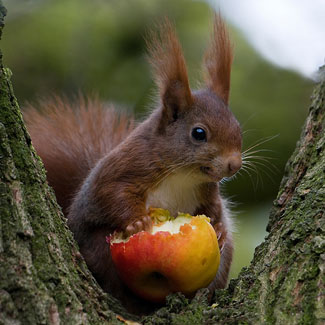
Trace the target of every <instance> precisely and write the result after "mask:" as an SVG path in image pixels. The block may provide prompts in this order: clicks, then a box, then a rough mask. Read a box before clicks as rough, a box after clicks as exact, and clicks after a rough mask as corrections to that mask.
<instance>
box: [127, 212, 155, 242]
mask: <svg viewBox="0 0 325 325" xmlns="http://www.w3.org/2000/svg"><path fill="white" fill-rule="evenodd" d="M151 228H152V220H151V218H150V217H149V216H144V217H142V218H141V219H138V220H136V221H134V222H133V223H131V224H129V225H128V226H127V227H126V228H125V232H124V233H125V236H126V237H130V236H132V235H134V234H136V233H137V232H140V231H150V230H151Z"/></svg>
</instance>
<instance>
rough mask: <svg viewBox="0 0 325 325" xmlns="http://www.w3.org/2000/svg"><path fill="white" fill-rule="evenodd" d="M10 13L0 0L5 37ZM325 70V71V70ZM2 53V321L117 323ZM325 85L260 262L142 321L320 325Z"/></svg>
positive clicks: (324, 307)
mask: <svg viewBox="0 0 325 325" xmlns="http://www.w3.org/2000/svg"><path fill="white" fill-rule="evenodd" d="M4 16H5V9H4V7H3V5H2V4H1V0H0V34H1V32H2V28H3V18H4ZM324 70H325V68H323V72H322V73H323V76H324ZM10 76H11V73H10V71H9V70H8V69H5V68H4V67H3V65H2V57H0V178H1V182H0V217H1V218H0V324H33V325H34V324H114V323H116V324H118V323H124V321H123V318H121V317H120V316H119V315H122V316H123V317H124V318H128V319H136V317H134V316H132V315H129V314H127V313H126V312H125V310H124V309H123V308H122V307H121V306H120V305H119V303H118V302H117V301H116V300H115V299H114V298H112V297H111V296H110V295H108V294H105V293H103V291H102V290H101V289H100V288H99V286H98V285H97V283H96V281H95V280H94V279H93V277H92V275H91V273H90V272H89V270H88V269H87V266H86V264H85V263H84V261H83V259H82V257H81V256H80V253H79V252H78V248H77V245H76V243H75V241H74V239H73V237H72V234H71V232H70V231H69V229H68V228H67V226H66V220H65V219H64V217H63V215H62V213H61V211H60V208H59V207H58V205H57V203H56V200H55V197H54V194H53V191H52V189H51V188H50V187H49V186H48V185H47V182H46V176H45V171H44V169H43V166H42V163H41V161H40V159H39V158H38V156H37V155H36V154H35V151H34V149H33V148H32V145H31V140H30V137H29V135H28V133H27V132H26V129H25V126H24V124H23V120H22V116H21V113H20V110H19V107H18V103H17V100H16V99H15V96H14V93H13V89H12V85H11V83H10ZM324 115H325V82H324V78H323V80H322V82H320V83H319V84H318V85H317V86H316V88H315V91H314V95H313V98H312V103H311V106H310V111H309V115H308V117H307V120H306V123H305V127H304V129H303V132H302V135H301V139H300V141H299V142H298V144H297V148H296V150H295V152H294V154H293V155H292V157H291V158H290V160H289V162H288V164H287V166H286V170H285V175H284V178H283V180H282V183H281V185H280V191H279V194H278V197H277V199H276V200H275V201H274V205H273V208H272V211H271V214H270V220H269V224H268V228H267V229H268V231H269V235H268V236H267V238H266V239H265V241H264V242H263V243H262V244H261V245H260V246H259V247H257V248H256V251H255V255H254V258H253V261H252V262H251V264H250V266H249V267H248V268H245V269H243V270H242V272H241V273H240V275H239V277H238V279H236V280H232V281H231V282H230V284H229V287H228V288H227V289H225V290H218V291H216V295H215V298H214V303H213V304H212V305H209V304H208V303H207V298H206V297H207V292H206V290H200V291H199V292H198V293H197V295H196V297H195V298H194V299H193V300H191V301H190V300H188V299H186V298H184V296H182V295H181V294H175V295H172V296H169V297H168V299H167V305H166V307H164V308H161V309H160V310H158V311H157V312H155V313H154V314H153V315H151V316H147V317H144V318H142V320H141V322H142V323H145V324H216V323H222V324H241V323H242V324H261V323H267V324H321V323H322V322H325V302H324V301H325V299H324V269H325V262H324V261H325V253H324V252H325V240H324V232H325V221H324V210H325V206H324V205H325V204H324V202H325V185H324V183H325V175H324V173H325V172H324V171H325V154H324V147H325V132H324V128H325V117H324Z"/></svg>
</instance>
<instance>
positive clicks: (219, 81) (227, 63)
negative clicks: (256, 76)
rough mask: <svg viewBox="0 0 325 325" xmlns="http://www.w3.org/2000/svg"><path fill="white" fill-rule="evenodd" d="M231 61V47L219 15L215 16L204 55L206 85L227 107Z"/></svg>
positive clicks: (225, 28)
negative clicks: (208, 45)
mask: <svg viewBox="0 0 325 325" xmlns="http://www.w3.org/2000/svg"><path fill="white" fill-rule="evenodd" d="M232 60H233V54H232V45H231V42H230V39H229V35H228V31H227V27H226V25H225V23H224V22H223V20H222V18H221V15H220V13H219V14H218V15H216V16H215V20H214V26H213V35H212V37H211V42H210V47H209V48H208V50H207V51H206V53H205V57H204V63H205V67H206V70H207V74H206V76H205V79H206V84H207V85H208V87H209V88H210V89H211V90H213V91H214V92H215V93H216V94H217V95H218V96H219V97H220V98H221V99H222V100H223V101H224V102H225V104H226V105H228V101H229V91H230V72H231V64H232Z"/></svg>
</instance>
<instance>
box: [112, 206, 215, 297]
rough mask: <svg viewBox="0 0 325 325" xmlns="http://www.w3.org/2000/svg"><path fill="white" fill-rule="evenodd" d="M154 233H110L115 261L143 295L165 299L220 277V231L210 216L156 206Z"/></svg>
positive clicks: (140, 294)
mask: <svg viewBox="0 0 325 325" xmlns="http://www.w3.org/2000/svg"><path fill="white" fill-rule="evenodd" d="M150 216H151V217H152V219H153V229H152V232H150V233H149V232H146V231H141V232H138V233H136V234H134V235H132V236H130V237H129V238H127V239H123V236H122V234H121V233H115V234H114V235H111V236H110V237H108V240H107V241H108V243H109V245H110V250H111V256H112V260H113V262H114V264H115V266H116V268H117V271H118V273H119V275H120V277H121V278H122V280H123V281H124V282H125V283H126V284H127V286H128V287H129V288H130V289H131V290H132V291H133V292H135V293H136V294H137V295H139V296H140V297H142V298H144V299H147V300H150V301H154V302H163V301H164V300H165V297H166V296H167V295H168V294H170V293H172V292H183V293H184V294H185V295H188V296H189V295H191V294H193V293H194V292H195V291H197V290H198V289H200V288H203V287H206V286H207V285H208V284H209V283H210V282H211V281H212V280H213V279H214V277H215V275H216V273H217V270H218V267H219V263H220V253H219V246H218V240H217V236H216V233H215V231H214V229H213V227H212V226H211V224H210V222H209V218H207V217H206V216H204V215H200V216H195V217H192V216H190V215H188V214H181V213H180V214H179V215H178V217H177V218H175V219H174V218H172V217H170V215H169V212H168V211H166V210H163V209H150Z"/></svg>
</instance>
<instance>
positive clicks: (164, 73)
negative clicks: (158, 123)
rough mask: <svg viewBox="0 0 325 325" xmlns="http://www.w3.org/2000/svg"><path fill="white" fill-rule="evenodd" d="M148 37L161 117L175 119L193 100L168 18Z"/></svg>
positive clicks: (184, 67) (177, 43)
mask: <svg viewBox="0 0 325 325" xmlns="http://www.w3.org/2000/svg"><path fill="white" fill-rule="evenodd" d="M148 39H149V41H147V45H148V52H149V60H150V63H151V65H152V67H153V70H154V75H155V79H156V83H157V85H158V88H159V91H160V97H161V100H162V104H163V117H165V118H166V119H168V121H169V122H170V121H173V120H176V119H177V117H178V115H179V114H180V113H181V112H182V111H184V110H186V109H187V107H188V106H189V105H191V104H192V101H193V100H192V95H191V90H190V86H189V81H188V76H187V70H186V64H185V59H184V55H183V52H182V48H181V45H180V43H179V41H178V39H177V36H176V33H175V30H174V28H173V26H172V24H171V23H170V21H169V20H168V19H167V18H165V20H164V22H163V23H162V24H161V25H160V26H159V30H158V32H156V33H154V32H151V34H150V35H149V38H148Z"/></svg>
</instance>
